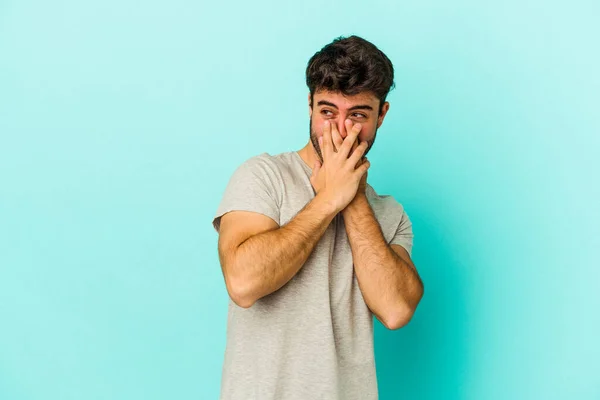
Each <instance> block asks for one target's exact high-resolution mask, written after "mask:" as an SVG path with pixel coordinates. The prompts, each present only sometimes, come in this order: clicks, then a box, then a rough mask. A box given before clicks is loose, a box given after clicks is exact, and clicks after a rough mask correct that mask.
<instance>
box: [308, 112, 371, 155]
mask: <svg viewBox="0 0 600 400" xmlns="http://www.w3.org/2000/svg"><path fill="white" fill-rule="evenodd" d="M377 129H378V128H375V133H374V134H373V140H367V149H366V150H365V153H364V154H363V159H364V157H365V156H366V155H367V153H368V152H369V150H371V147H373V145H374V144H375V138H376V137H377ZM308 131H309V134H310V141H311V142H312V144H313V147H314V148H315V151H316V152H317V156H319V161H320V162H321V165H323V153H322V152H321V146H319V139H317V132H315V131H314V130H313V128H312V116H311V117H310V120H309V122H308ZM359 144H360V142H359ZM350 154H352V153H350Z"/></svg>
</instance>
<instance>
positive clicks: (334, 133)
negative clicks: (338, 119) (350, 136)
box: [331, 124, 344, 153]
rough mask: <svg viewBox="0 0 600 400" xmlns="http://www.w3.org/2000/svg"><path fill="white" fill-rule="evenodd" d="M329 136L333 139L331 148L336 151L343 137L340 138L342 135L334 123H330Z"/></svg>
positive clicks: (340, 145) (342, 141)
mask: <svg viewBox="0 0 600 400" xmlns="http://www.w3.org/2000/svg"><path fill="white" fill-rule="evenodd" d="M331 138H332V140H333V146H334V149H333V150H334V151H335V152H336V153H337V152H338V151H339V149H340V147H342V143H344V138H342V135H341V134H340V132H339V131H338V130H337V125H336V124H331Z"/></svg>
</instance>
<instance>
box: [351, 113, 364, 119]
mask: <svg viewBox="0 0 600 400" xmlns="http://www.w3.org/2000/svg"><path fill="white" fill-rule="evenodd" d="M352 115H360V116H361V117H362V118H367V116H366V115H365V114H361V113H354V114H352Z"/></svg>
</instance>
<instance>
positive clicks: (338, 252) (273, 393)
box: [213, 151, 413, 400]
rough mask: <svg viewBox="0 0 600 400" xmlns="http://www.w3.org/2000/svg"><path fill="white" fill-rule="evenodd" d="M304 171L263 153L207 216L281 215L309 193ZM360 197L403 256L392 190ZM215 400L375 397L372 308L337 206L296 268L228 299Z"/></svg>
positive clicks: (404, 239) (238, 173) (298, 161)
mask: <svg viewBox="0 0 600 400" xmlns="http://www.w3.org/2000/svg"><path fill="white" fill-rule="evenodd" d="M311 173H312V170H311V168H310V167H309V166H308V164H306V163H305V162H304V160H303V159H302V158H301V157H300V155H299V154H298V153H297V152H296V151H291V152H284V153H280V154H276V155H270V154H269V153H262V154H260V155H257V156H253V157H251V158H249V159H248V160H246V161H245V162H244V163H242V164H241V165H240V166H239V167H238V168H237V169H236V170H235V172H234V173H233V175H232V177H231V178H230V181H229V183H228V185H227V187H226V189H225V192H224V195H223V198H222V200H221V203H220V204H219V206H218V209H217V212H216V214H215V219H214V220H213V226H214V228H215V229H216V230H217V232H218V230H219V226H220V217H221V216H222V215H223V214H225V213H227V212H229V211H232V210H242V211H254V212H257V213H261V214H264V215H266V216H267V217H270V218H272V219H273V220H274V221H275V222H277V223H278V224H279V226H283V225H285V224H286V223H288V222H289V221H290V220H291V219H292V218H293V217H294V216H295V215H296V214H297V213H298V212H299V211H300V210H301V209H302V208H303V207H304V206H305V205H306V204H307V203H308V202H310V201H311V200H312V199H313V198H314V197H315V192H314V190H313V188H312V185H311V183H310V180H309V178H310V176H311ZM365 192H366V196H367V199H368V202H369V204H370V205H371V208H372V209H373V211H374V214H375V216H376V218H377V221H378V222H379V224H380V226H381V229H382V232H383V235H384V237H385V240H386V241H387V243H389V244H392V243H397V244H400V245H402V246H403V247H404V248H405V249H406V250H407V251H408V253H409V254H411V250H412V243H413V233H412V223H411V221H410V220H409V218H408V215H407V214H406V212H405V211H404V209H403V207H402V205H401V204H400V203H398V202H397V201H396V200H395V199H394V198H393V197H392V196H389V195H384V196H382V195H378V194H377V193H375V190H374V189H373V188H372V187H371V186H370V185H369V184H368V183H367V185H366V190H365ZM220 398H221V400H335V399H340V400H353V399H356V400H372V399H377V398H378V392H377V377H376V374H375V357H374V348H373V314H372V313H371V311H370V310H369V308H368V307H367V305H366V303H365V301H364V299H363V296H362V293H361V291H360V288H359V286H358V281H357V278H356V275H355V273H354V266H353V263H352V252H351V248H350V243H349V240H348V236H347V234H346V229H345V227H344V221H343V218H342V214H341V213H339V214H337V216H336V217H335V218H334V219H333V221H332V222H331V224H330V225H329V226H328V228H327V229H326V231H325V233H324V234H323V236H322V237H321V239H320V240H319V241H318V243H317V245H316V246H315V248H314V250H313V252H312V253H311V254H310V256H309V257H308V259H307V260H306V262H305V263H304V265H303V266H302V267H301V268H300V270H299V271H298V273H296V275H294V277H293V278H292V279H291V280H289V281H288V282H287V283H286V284H285V285H284V286H282V287H281V288H280V289H278V290H276V291H275V292H273V293H270V294H269V295H267V296H264V297H262V298H260V299H258V300H257V301H256V302H255V303H254V304H253V305H252V306H251V307H249V308H243V307H239V306H238V305H236V304H235V303H234V302H233V301H232V300H231V299H230V300H229V307H228V318H227V338H226V349H225V357H224V362H223V368H222V380H221V397H220Z"/></svg>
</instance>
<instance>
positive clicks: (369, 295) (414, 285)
mask: <svg viewBox="0 0 600 400" xmlns="http://www.w3.org/2000/svg"><path fill="white" fill-rule="evenodd" d="M342 215H343V218H344V223H345V225H346V232H347V234H348V239H349V241H350V247H351V248H352V258H353V260H354V270H355V273H356V277H357V280H358V283H359V286H360V289H361V292H362V294H363V297H364V299H365V302H366V303H367V306H368V307H369V309H370V310H371V311H372V312H373V314H375V316H376V317H377V319H379V320H380V321H381V322H382V323H383V325H385V326H386V327H387V328H388V329H398V328H400V327H402V326H404V325H406V324H407V323H408V322H409V321H410V319H411V318H412V315H413V313H414V311H415V309H416V308H417V305H418V303H419V301H420V300H421V297H422V296H423V283H422V282H421V279H420V277H419V274H418V273H417V270H416V268H415V267H414V264H413V263H412V261H411V260H410V256H409V255H408V252H406V250H404V248H402V247H401V246H396V245H392V246H394V248H395V249H393V248H392V247H391V246H390V245H388V244H387V243H386V241H385V238H384V236H383V233H382V232H381V227H380V226H379V223H378V222H377V219H376V218H375V215H374V214H373V210H372V209H371V206H370V205H369V202H368V200H367V198H366V196H365V195H364V193H358V194H357V195H356V197H355V198H354V200H353V201H352V202H351V203H350V204H349V205H348V206H347V207H346V208H345V209H344V210H343V211H342ZM401 255H402V256H401Z"/></svg>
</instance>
